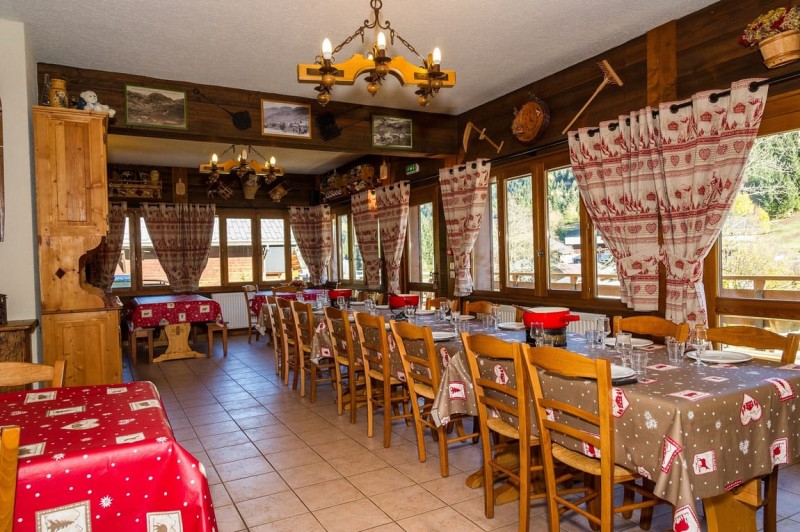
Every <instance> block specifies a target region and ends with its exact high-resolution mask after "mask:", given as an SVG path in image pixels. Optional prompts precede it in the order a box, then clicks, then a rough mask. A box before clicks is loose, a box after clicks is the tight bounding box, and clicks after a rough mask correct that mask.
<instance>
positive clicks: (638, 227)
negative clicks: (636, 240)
mask: <svg viewBox="0 0 800 532" xmlns="http://www.w3.org/2000/svg"><path fill="white" fill-rule="evenodd" d="M641 230H642V226H641V225H631V226H630V227H628V232H629V233H631V234H634V235H635V234H637V233H639V231H641Z"/></svg>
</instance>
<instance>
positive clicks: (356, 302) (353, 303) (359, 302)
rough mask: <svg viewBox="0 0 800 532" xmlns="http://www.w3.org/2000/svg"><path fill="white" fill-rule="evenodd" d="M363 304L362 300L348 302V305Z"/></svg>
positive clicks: (356, 305) (358, 305)
mask: <svg viewBox="0 0 800 532" xmlns="http://www.w3.org/2000/svg"><path fill="white" fill-rule="evenodd" d="M363 304H364V302H363V301H351V302H350V306H351V307H360V306H361V305H363Z"/></svg>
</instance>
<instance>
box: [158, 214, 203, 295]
mask: <svg viewBox="0 0 800 532" xmlns="http://www.w3.org/2000/svg"><path fill="white" fill-rule="evenodd" d="M142 214H143V216H144V221H145V224H146V225H147V232H148V233H150V239H151V240H152V241H153V249H154V250H155V252H156V257H157V258H158V262H159V264H160V265H161V267H162V268H163V269H164V272H165V273H166V274H167V279H168V280H169V285H170V288H171V289H172V291H173V292H178V293H181V292H194V291H196V290H197V289H198V288H199V287H200V276H201V275H202V274H203V270H204V269H205V267H206V264H207V263H208V254H209V252H210V251H211V234H212V232H213V230H214V215H215V214H216V208H215V206H214V205H200V204H186V203H176V204H167V203H159V204H148V203H143V204H142Z"/></svg>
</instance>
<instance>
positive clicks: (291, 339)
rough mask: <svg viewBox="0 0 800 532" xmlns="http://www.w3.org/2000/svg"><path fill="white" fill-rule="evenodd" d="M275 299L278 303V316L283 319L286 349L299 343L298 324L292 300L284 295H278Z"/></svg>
mask: <svg viewBox="0 0 800 532" xmlns="http://www.w3.org/2000/svg"><path fill="white" fill-rule="evenodd" d="M275 300H276V302H277V303H278V316H279V317H280V320H281V337H282V338H283V347H284V349H286V348H287V347H289V346H294V345H297V325H296V323H295V321H294V313H293V312H292V302H291V301H290V300H288V299H284V298H282V297H277V298H275Z"/></svg>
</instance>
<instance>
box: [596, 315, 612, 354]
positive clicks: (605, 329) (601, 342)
mask: <svg viewBox="0 0 800 532" xmlns="http://www.w3.org/2000/svg"><path fill="white" fill-rule="evenodd" d="M595 331H597V332H596V334H597V336H598V338H597V340H596V341H597V346H598V347H599V348H600V349H603V347H604V346H605V341H606V340H605V339H606V338H608V336H609V335H610V334H611V320H609V319H608V316H604V317H602V318H598V319H597V327H596V328H595Z"/></svg>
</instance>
